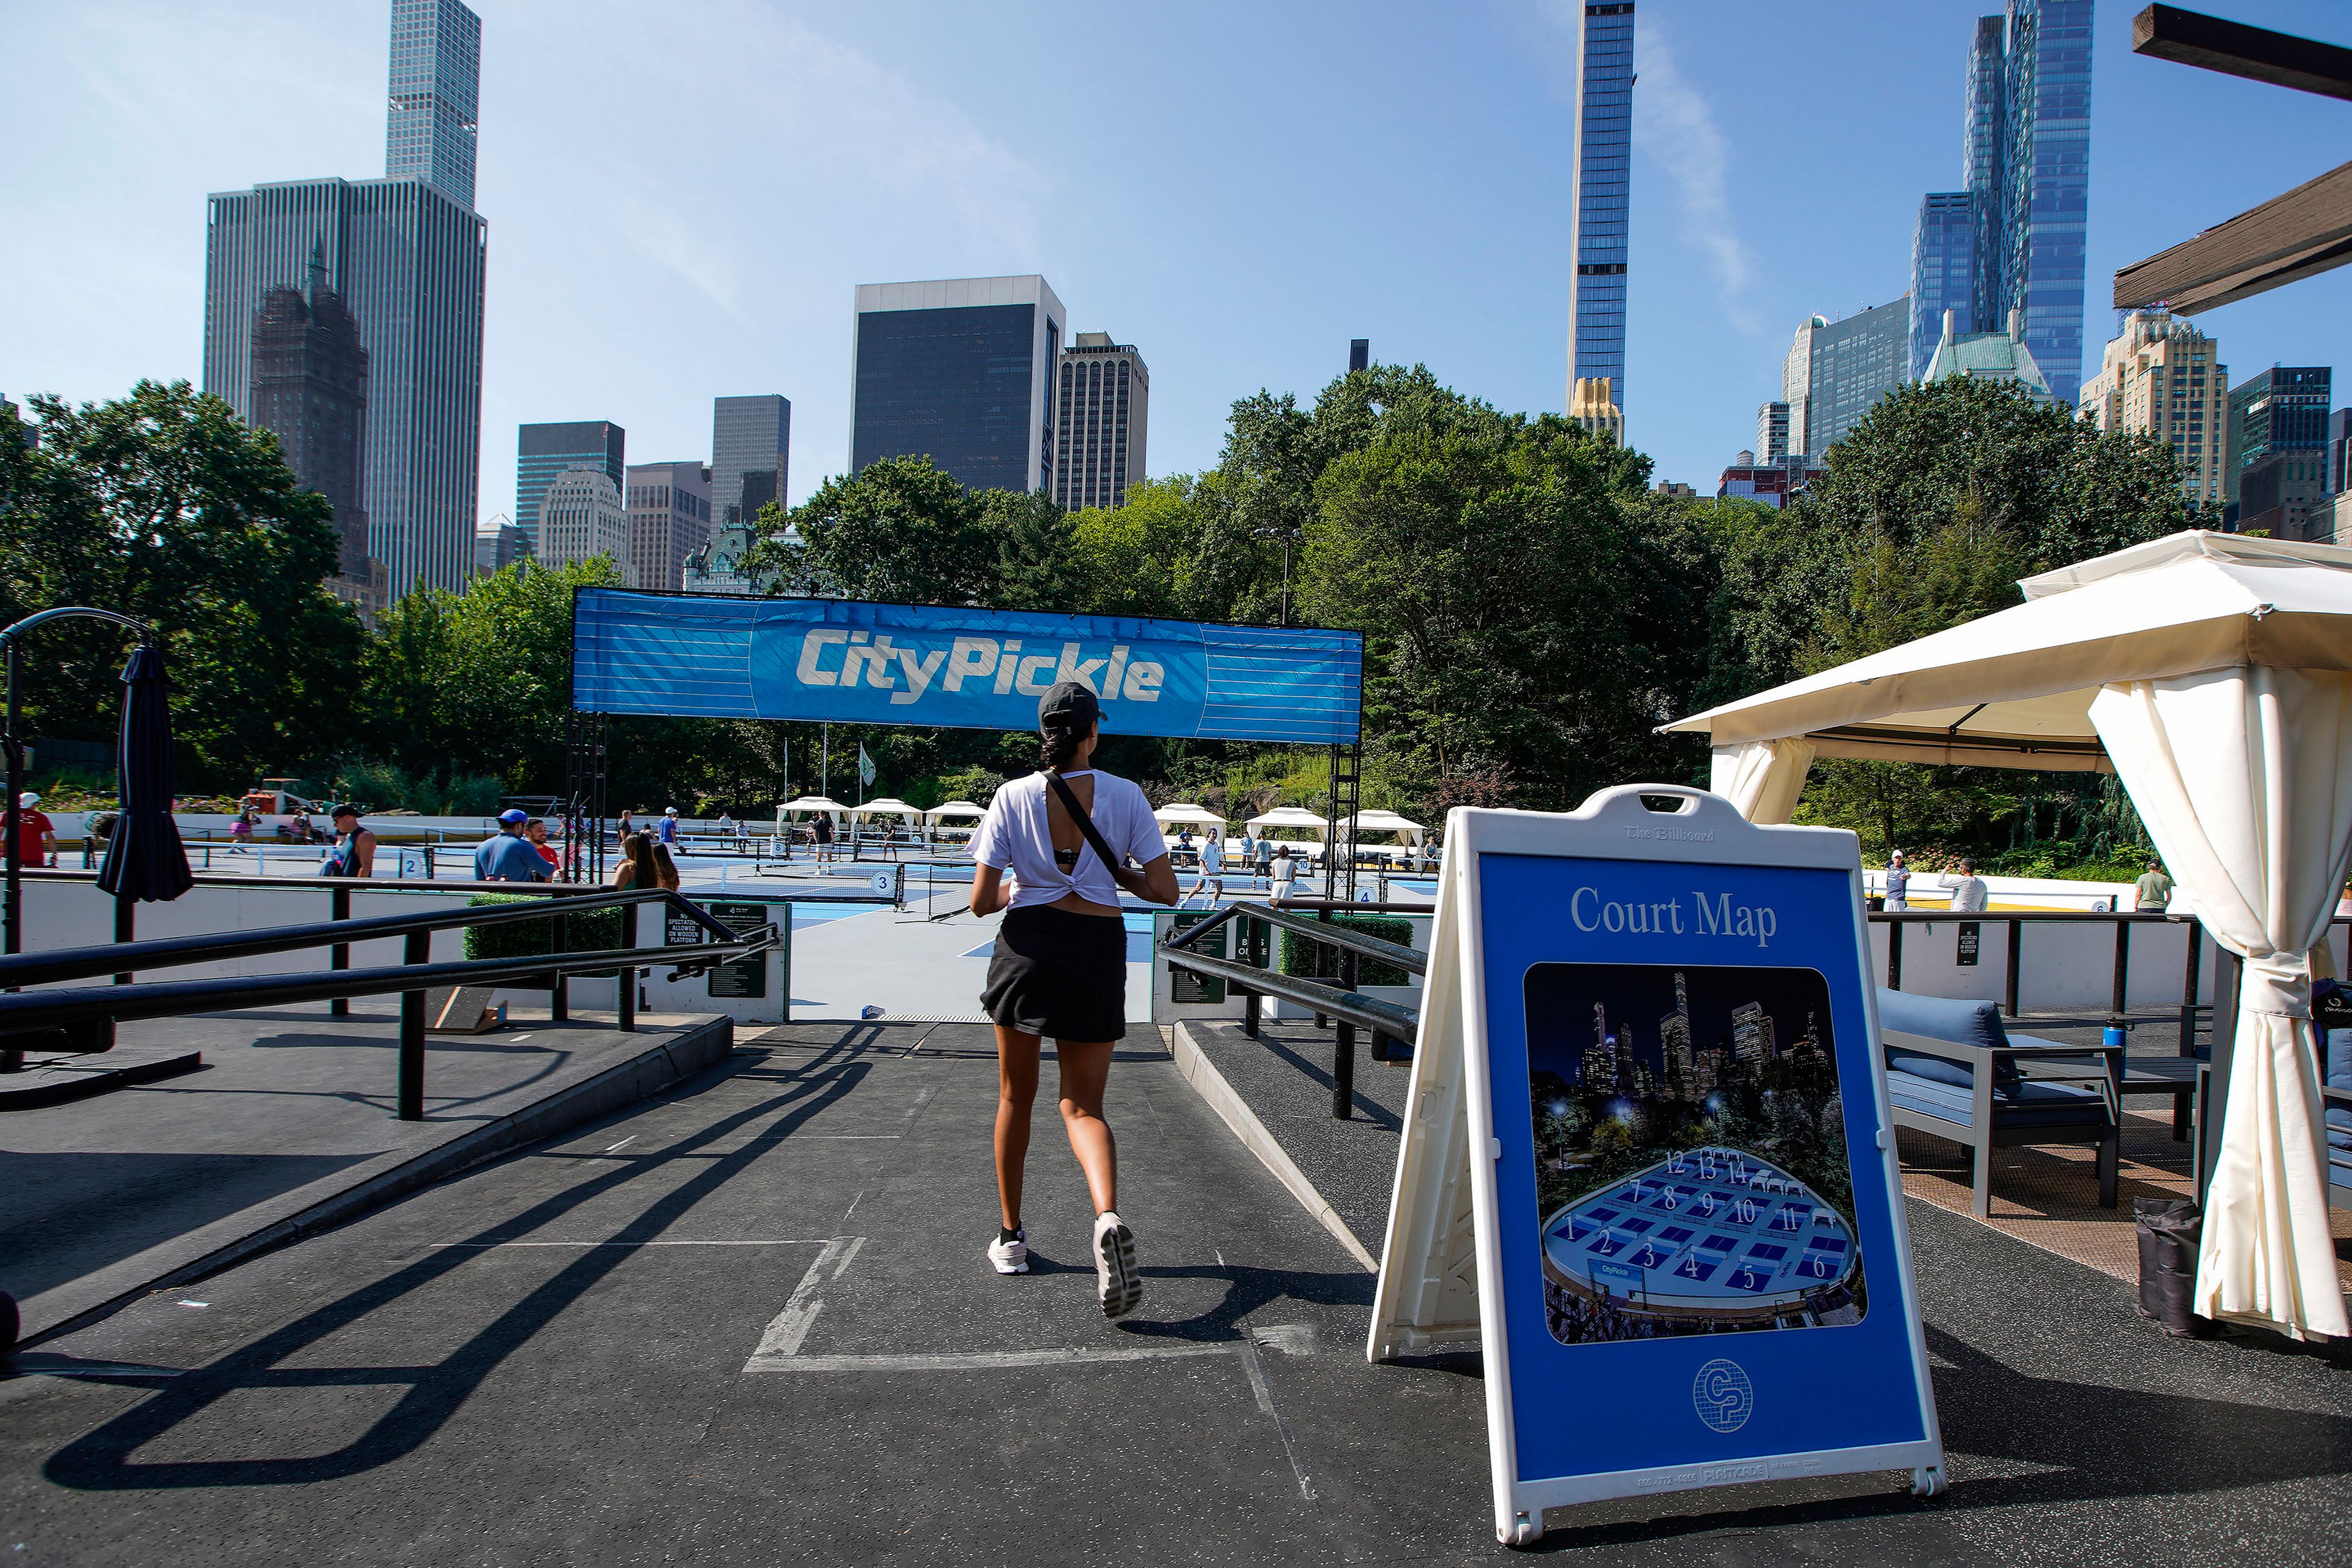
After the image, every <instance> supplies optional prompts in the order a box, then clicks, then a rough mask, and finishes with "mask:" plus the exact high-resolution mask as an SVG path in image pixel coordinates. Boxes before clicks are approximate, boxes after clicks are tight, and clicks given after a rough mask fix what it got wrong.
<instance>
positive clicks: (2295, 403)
mask: <svg viewBox="0 0 2352 1568" xmlns="http://www.w3.org/2000/svg"><path fill="white" fill-rule="evenodd" d="M2334 382H2335V372H2334V371H2333V370H2332V369H2331V368H2330V367H2329V366H2327V365H2324V364H2315V365H2285V364H2274V365H2273V366H2271V367H2270V368H2269V369H2268V370H2263V371H2257V372H2255V373H2254V374H2252V375H2251V376H2248V377H2247V378H2246V379H2245V380H2244V381H2242V382H2241V383H2239V384H2237V385H2236V386H2233V387H2231V389H2230V416H2229V417H2230V447H2229V459H2228V462H2227V464H2226V465H2225V467H2224V468H2223V471H2222V480H2221V485H2222V490H2221V493H2222V494H2223V495H2224V496H2225V497H2226V498H2227V499H2229V500H2238V499H2239V487H2240V483H2241V478H2242V475H2243V474H2244V473H2245V471H2246V470H2247V469H2248V468H2252V467H2253V466H2254V465H2255V464H2257V463H2260V462H2261V461H2263V458H2270V457H2273V456H2275V455H2276V454H2278V453H2281V452H2293V453H2296V454H2299V455H2310V456H2311V461H2312V468H2313V471H2314V474H2315V475H2317V474H2318V471H2319V469H2320V468H2321V467H2322V463H2321V461H2320V460H2319V458H2318V457H2317V455H2318V454H2323V453H2325V452H2326V449H2327V415H2328V405H2330V404H2331V403H2333V402H2334V401H2335V400H2336V398H2335V386H2334ZM2298 460H2302V459H2301V458H2300V457H2299V458H2298ZM2298 477H2301V476H2298Z"/></svg>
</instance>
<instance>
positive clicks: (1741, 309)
mask: <svg viewBox="0 0 2352 1568" xmlns="http://www.w3.org/2000/svg"><path fill="white" fill-rule="evenodd" d="M1633 70H1634V74H1635V75H1636V77H1638V78H1639V80H1638V82H1637V83H1636V84H1635V86H1634V89H1633V145H1634V146H1636V147H1638V148H1640V149H1641V150H1642V151H1643V153H1647V154H1649V156H1650V157H1651V159H1652V160H1653V161H1654V162H1655V163H1657V164H1658V165H1659V166H1660V167H1662V168H1663V169H1664V170H1665V172H1666V174H1667V176H1668V177H1669V178H1671V179H1672V180H1673V181H1674V183H1675V205H1676V206H1677V207H1678V208H1679V209H1680V216H1681V222H1680V224H1679V226H1678V227H1679V231H1680V233H1681V236H1682V239H1683V242H1684V243H1685V244H1686V245H1688V246H1690V247H1693V248H1695V249H1696V250H1698V251H1700V252H1701V253H1703V254H1704V255H1705V256H1706V260H1707V266H1708V268H1709V270H1711V271H1712V272H1713V273H1714V274H1715V284H1716V302H1717V305H1718V306H1720V307H1721V309H1722V310H1723V313H1724V315H1725V317H1726V318H1727V319H1728V320H1729V321H1730V322H1731V324H1732V325H1733V326H1735V327H1737V328H1738V329H1739V330H1740V331H1744V332H1754V331H1761V330H1762V323H1761V322H1760V321H1759V319H1758V317H1757V314H1756V311H1755V310H1754V308H1753V307H1752V306H1751V305H1750V304H1749V303H1748V281H1749V278H1750V276H1751V269H1750V268H1749V265H1748V247H1746V246H1745V245H1743V244H1742V243H1740V239H1739V236H1738V232H1737V231H1736V229H1735V228H1734V226H1733V216H1732V207H1731V179H1730V173H1729V167H1730V150H1729V144H1728V143H1727V142H1726V141H1725V139H1724V134H1723V128H1722V127H1721V126H1719V125H1717V123H1716V121H1715V110H1714V109H1713V108H1712V107H1710V106H1709V104H1708V103H1707V101H1706V98H1705V97H1704V96H1702V95H1701V94H1700V93H1699V92H1698V90H1697V89H1695V88H1693V87H1692V86H1691V84H1690V83H1689V82H1688V81H1687V80H1685V79H1684V77H1683V74H1682V72H1681V71H1680V70H1679V69H1678V68H1676V67H1675V55H1674V49H1673V47H1671V46H1670V45H1669V44H1668V43H1667V41H1666V38H1665V34H1664V29H1663V28H1661V27H1660V26H1659V25H1658V24H1657V23H1656V22H1654V21H1653V20H1652V19H1650V18H1649V17H1648V16H1643V17H1642V18H1641V19H1640V21H1639V22H1637V23H1636V24H1635V27H1634V32H1633Z"/></svg>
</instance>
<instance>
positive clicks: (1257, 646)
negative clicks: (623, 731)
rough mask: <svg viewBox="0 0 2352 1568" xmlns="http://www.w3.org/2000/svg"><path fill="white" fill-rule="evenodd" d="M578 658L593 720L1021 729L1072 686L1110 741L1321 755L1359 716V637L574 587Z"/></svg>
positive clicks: (580, 697) (581, 693)
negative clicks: (1065, 685) (1194, 741)
mask: <svg viewBox="0 0 2352 1568" xmlns="http://www.w3.org/2000/svg"><path fill="white" fill-rule="evenodd" d="M1363 663H1364V648H1363V638H1362V637H1360V635H1359V634H1357V633H1355V632H1340V631H1318V630H1313V629H1308V628H1301V627H1285V628H1276V627H1273V626H1218V625H1214V624H1212V623H1207V622H1200V621H1162V620H1150V619H1145V618H1141V617H1136V616H1061V615H1043V614H1036V613H1033V612H1028V611H1011V610H979V609H968V608H943V607H938V606H928V605H869V604H860V603H857V602H855V601H851V600H845V599H751V598H740V597H725V596H717V595H679V594H654V593H644V592H639V591H636V590H634V589H627V588H582V589H579V590H577V591H576V592H575V594H574V595H573V599H572V704H573V706H574V707H576V708H579V709H581V710H585V711H591V712H600V713H654V714H668V715H672V716H675V717H681V718H691V717H701V718H711V719H799V720H827V721H863V722H866V723H878V724H920V725H938V726H944V727H949V728H960V729H979V730H1018V731H1027V730H1032V729H1034V728H1035V727H1036V723H1037V699H1038V698H1040V697H1042V696H1043V695H1045V692H1047V691H1048V690H1050V689H1052V688H1053V687H1054V685H1055V682H1057V681H1063V680H1078V681H1083V682H1085V683H1086V684H1087V686H1089V687H1091V688H1093V689H1094V690H1095V692H1096V694H1097V696H1099V697H1100V698H1101V699H1102V706H1103V727H1104V729H1105V730H1106V731H1108V732H1110V733H1112V734H1119V735H1173V736H1190V737H1198V738H1217V739H1223V740H1238V741H1281V742H1295V743H1298V744H1305V745H1318V746H1319V745H1328V744H1342V745H1344V744H1349V743H1351V742H1354V741H1355V739H1356V736H1357V731H1358V725H1359V719H1360V709H1361V706H1362V687H1363Z"/></svg>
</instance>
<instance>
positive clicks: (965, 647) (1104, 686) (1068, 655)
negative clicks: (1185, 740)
mask: <svg viewBox="0 0 2352 1568" xmlns="http://www.w3.org/2000/svg"><path fill="white" fill-rule="evenodd" d="M901 635H903V634H901ZM1087 651H1088V650H1087V645H1086V644H1084V643H1078V642H1064V643H1062V644H1061V645H1059V647H1053V646H1051V645H1048V647H1047V648H1046V649H1045V651H1043V652H1039V651H1035V649H1034V645H1033V646H1032V648H1031V649H1030V650H1029V651H1024V649H1023V647H1022V646H1021V639H1020V638H1019V637H1004V638H1002V639H1000V638H996V637H957V638H956V639H955V640H954V641H953V642H952V643H950V644H949V645H948V646H947V647H937V646H934V647H929V648H928V649H927V648H925V647H922V645H921V644H919V643H917V644H916V645H914V646H912V647H900V646H898V643H897V641H896V639H895V637H894V636H893V634H891V633H889V632H865V631H854V630H852V629H850V628H849V627H847V626H816V627H814V628H812V629H811V630H810V631H808V632H807V633H806V634H805V635H803V637H802V638H801V655H800V661H799V663H798V664H797V665H796V666H795V667H794V668H793V675H794V676H795V677H796V678H797V679H799V681H800V683H801V684H802V685H803V686H834V687H843V686H849V687H854V686H858V685H865V686H868V687H871V688H873V689H875V690H877V691H887V692H888V693H890V701H891V703H892V704H893V705H894V706H898V707H906V706H910V705H912V704H914V703H917V702H919V701H921V700H923V694H924V693H925V692H926V691H929V689H931V687H932V685H933V684H934V683H935V682H936V683H937V685H938V686H939V689H940V690H941V691H943V692H948V693H951V694H952V693H961V691H962V690H963V689H964V683H965V682H966V681H973V682H978V683H981V689H984V690H985V691H986V692H987V693H988V694H989V695H991V696H993V697H1003V696H1006V695H1008V694H1011V693H1015V692H1017V693H1019V694H1020V695H1021V696H1024V697H1043V696H1044V695H1045V693H1046V692H1048V691H1051V690H1052V689H1054V688H1055V686H1057V685H1059V684H1060V683H1061V682H1063V681H1065V680H1076V681H1079V682H1081V683H1083V684H1084V685H1085V686H1086V687H1087V689H1090V690H1091V691H1093V692H1094V693H1095V695H1096V696H1097V697H1099V698H1101V699H1102V700H1104V701H1106V702H1113V701H1128V702H1157V701H1159V700H1160V687H1161V686H1162V684H1163V683H1164V682H1165V681H1166V680H1167V679H1168V670H1167V667H1166V666H1164V665H1162V664H1160V663H1159V662H1158V661H1157V660H1154V659H1149V658H1136V657H1134V650H1133V649H1132V648H1130V647H1129V646H1128V645H1127V644H1125V643H1118V644H1114V645H1113V646H1112V647H1109V648H1108V649H1107V650H1103V651H1100V652H1098V653H1097V657H1095V658H1087Z"/></svg>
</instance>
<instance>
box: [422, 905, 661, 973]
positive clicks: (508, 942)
mask: <svg viewBox="0 0 2352 1568" xmlns="http://www.w3.org/2000/svg"><path fill="white" fill-rule="evenodd" d="M547 902H548V900H547V898H546V897H544V896H542V895H534V894H530V893H476V894H475V895H474V896H473V897H472V898H470V899H467V900H466V907H467V909H469V910H472V909H488V908H489V907H491V906H492V905H496V904H539V905H541V906H544V905H545V904H546V903H547ZM637 918H638V919H639V920H640V921H643V920H644V919H645V918H646V917H645V916H644V915H642V914H641V915H639V916H638V917H637ZM653 918H654V919H656V920H659V919H660V918H661V916H660V914H659V913H658V912H656V914H655V915H654V917H653ZM564 934H565V936H566V937H567V938H568V939H569V940H568V941H566V942H565V943H564V951H565V952H603V951H604V950H605V949H608V948H615V947H618V946H620V945H621V911H620V910H616V909H612V908H609V907H608V908H605V909H601V910H581V911H580V912H579V913H578V914H575V915H572V917H570V924H569V926H568V927H567V928H566V931H565V932H564ZM554 951H555V921H552V920H543V921H509V922H508V923H506V924H503V925H494V926H467V928H466V956H467V958H536V957H538V956H539V955H540V954H541V953H542V952H554Z"/></svg>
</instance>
